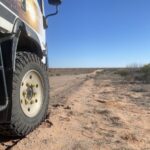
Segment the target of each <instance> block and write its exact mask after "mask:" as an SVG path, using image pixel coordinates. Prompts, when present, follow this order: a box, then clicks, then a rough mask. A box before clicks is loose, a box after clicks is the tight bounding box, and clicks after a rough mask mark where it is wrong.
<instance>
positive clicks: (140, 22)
mask: <svg viewBox="0 0 150 150" xmlns="http://www.w3.org/2000/svg"><path fill="white" fill-rule="evenodd" d="M52 10H53V7H49V6H48V5H47V6H46V12H50V11H52ZM48 21H49V28H48V30H47V42H48V48H49V66H50V67H62V68H63V67H124V66H126V65H129V64H132V63H138V64H145V63H149V62H150V0H64V1H63V4H62V5H61V6H60V12H59V15H57V16H54V17H51V18H49V20H48Z"/></svg>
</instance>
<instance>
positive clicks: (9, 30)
mask: <svg viewBox="0 0 150 150" xmlns="http://www.w3.org/2000/svg"><path fill="white" fill-rule="evenodd" d="M0 5H2V6H3V7H5V8H6V9H7V10H8V11H10V12H11V13H12V14H13V15H15V16H16V19H17V18H19V19H20V20H21V21H22V22H24V23H25V24H26V25H27V26H28V27H29V28H31V29H32V30H33V31H34V32H35V33H36V34H37V36H38V38H39V40H40V46H41V49H42V50H45V44H46V37H45V30H44V29H43V32H44V36H43V37H41V35H40V34H39V33H38V32H37V31H36V30H35V29H33V28H32V27H31V26H30V25H29V24H28V23H27V22H26V21H24V20H22V19H21V18H20V17H19V16H18V15H16V14H15V13H14V12H13V11H11V10H10V9H9V8H8V7H7V6H6V5H4V4H3V3H2V2H0ZM7 22H8V21H7ZM2 25H3V26H2ZM0 26H2V27H4V29H6V30H7V29H8V28H6V27H5V24H4V23H3V22H1V21H0ZM12 29H13V28H12V27H11V28H10V29H8V32H10V33H11V32H12Z"/></svg>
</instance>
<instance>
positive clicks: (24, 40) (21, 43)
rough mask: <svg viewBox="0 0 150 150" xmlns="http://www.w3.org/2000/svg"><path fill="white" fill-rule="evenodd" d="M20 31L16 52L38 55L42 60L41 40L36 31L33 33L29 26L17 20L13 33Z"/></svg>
mask: <svg viewBox="0 0 150 150" xmlns="http://www.w3.org/2000/svg"><path fill="white" fill-rule="evenodd" d="M18 31H20V36H19V39H18V45H17V50H16V51H26V52H31V53H34V54H36V55H37V56H38V57H40V58H41V59H42V57H43V52H42V47H41V43H40V39H39V37H38V35H37V33H36V32H35V31H33V30H32V29H31V28H30V27H29V26H28V25H26V24H25V23H24V22H22V21H21V20H20V19H16V21H15V24H14V28H13V33H17V32H18Z"/></svg>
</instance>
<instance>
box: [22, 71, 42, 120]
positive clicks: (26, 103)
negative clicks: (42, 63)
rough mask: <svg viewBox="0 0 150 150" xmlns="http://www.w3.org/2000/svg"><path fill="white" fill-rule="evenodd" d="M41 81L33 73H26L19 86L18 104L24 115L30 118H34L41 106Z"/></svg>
mask: <svg viewBox="0 0 150 150" xmlns="http://www.w3.org/2000/svg"><path fill="white" fill-rule="evenodd" d="M43 92H44V91H43V80H42V77H41V75H40V74H39V73H38V72H37V71H35V70H30V71H28V72H27V73H26V74H25V75H24V77H23V79H22V82H21V85H20V104H21V108H22V111H23V112H24V114H25V115H26V116H28V117H30V118H32V117H35V116H36V115H37V114H38V113H39V112H40V110H41V107H42V105H43V99H44V98H43V96H44V94H43Z"/></svg>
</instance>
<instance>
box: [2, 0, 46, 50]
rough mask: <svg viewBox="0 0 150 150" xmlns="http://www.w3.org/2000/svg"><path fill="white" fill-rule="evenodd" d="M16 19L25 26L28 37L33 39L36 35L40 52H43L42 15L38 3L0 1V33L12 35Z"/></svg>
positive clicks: (33, 0)
mask: <svg viewBox="0 0 150 150" xmlns="http://www.w3.org/2000/svg"><path fill="white" fill-rule="evenodd" d="M17 19H19V20H20V21H22V22H23V23H24V24H25V26H26V28H27V31H28V36H29V37H31V38H35V34H36V36H37V37H38V40H39V42H40V43H39V44H40V47H41V50H45V45H46V39H45V29H44V27H43V14H42V11H41V8H40V6H39V4H38V1H37V0H0V32H2V33H12V32H13V29H14V25H15V23H16V20H17ZM34 40H35V39H34ZM36 41H37V40H36Z"/></svg>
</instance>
